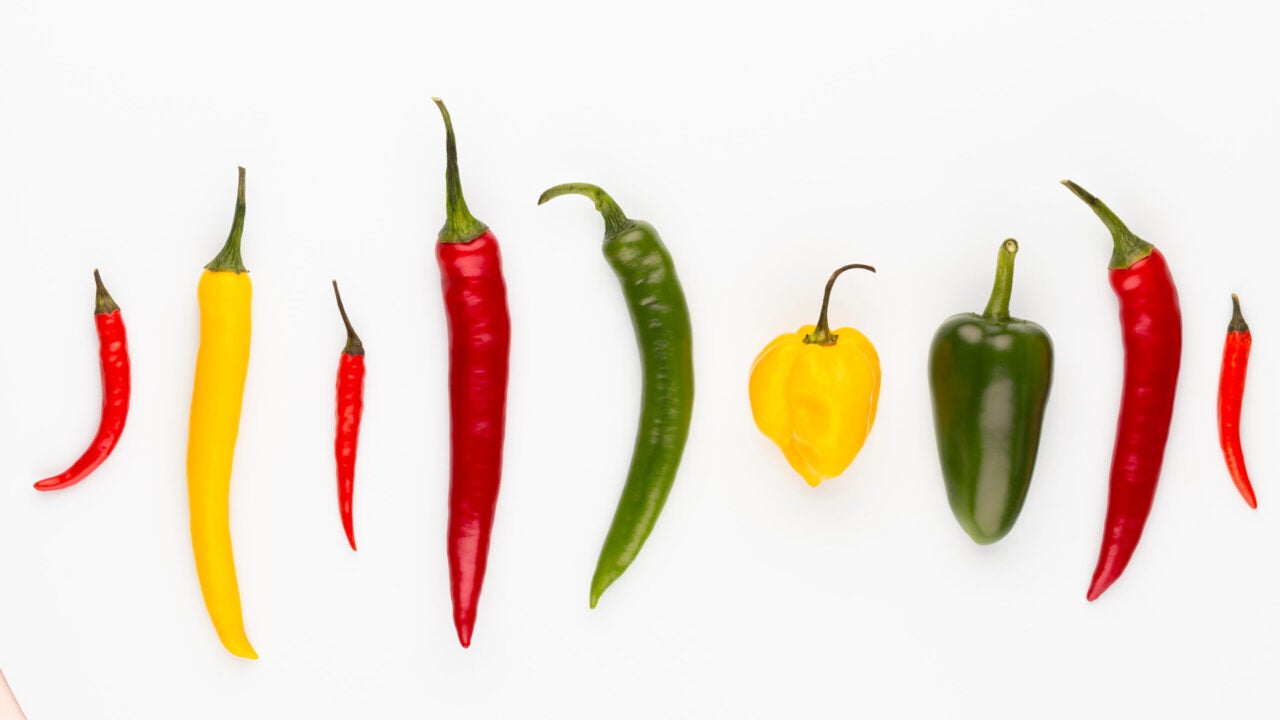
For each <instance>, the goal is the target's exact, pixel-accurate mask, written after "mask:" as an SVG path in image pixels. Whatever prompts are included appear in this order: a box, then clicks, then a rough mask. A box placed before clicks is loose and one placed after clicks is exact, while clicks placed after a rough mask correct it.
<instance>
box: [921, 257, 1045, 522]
mask: <svg viewBox="0 0 1280 720" xmlns="http://www.w3.org/2000/svg"><path fill="white" fill-rule="evenodd" d="M1017 252H1018V243H1017V242H1016V241H1014V240H1005V241H1004V243H1003V244H1002V245H1001V246H1000V259H999V262H998V264H997V266H996V282H995V287H994V288H992V290H991V300H990V302H988V303H987V309H986V310H985V311H984V312H983V313H982V314H981V315H978V314H976V313H963V314H960V315H953V316H951V317H950V318H947V320H946V322H944V323H942V326H941V327H939V328H938V332H937V334H936V335H934V336H933V346H932V348H930V351H929V386H930V389H931V390H932V392H933V422H934V429H935V432H936V434H937V437H938V456H939V458H940V459H941V461H942V477H943V480H944V481H945V483H946V486H947V498H948V499H949V500H950V501H951V511H952V512H953V513H955V516H956V520H959V521H960V526H961V527H962V528H964V530H965V532H967V533H969V536H970V537H972V538H973V540H974V541H975V542H977V543H979V544H982V545H987V544H989V543H993V542H995V541H997V540H999V539H1000V538H1002V537H1004V536H1005V534H1007V533H1008V532H1009V530H1010V529H1012V528H1013V523H1014V522H1015V521H1016V520H1017V519H1018V513H1019V512H1021V511H1022V503H1023V501H1024V500H1025V499H1026V497H1027V488H1028V487H1029V486H1030V485H1031V473H1032V470H1033V469H1034V468H1035V464H1036V449H1037V447H1038V446H1039V444H1040V424H1041V421H1042V420H1043V419H1044V408H1045V404H1046V403H1047V402H1048V400H1049V385H1050V384H1051V382H1052V380H1053V341H1052V340H1050V339H1049V334H1048V333H1047V332H1045V330H1044V328H1042V327H1040V326H1039V325H1037V324H1035V323H1033V322H1030V321H1027V320H1019V319H1017V318H1014V317H1010V315H1009V295H1010V293H1011V292H1012V290H1013V259H1014V256H1015V254H1016V253H1017Z"/></svg>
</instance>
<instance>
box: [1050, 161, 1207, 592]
mask: <svg viewBox="0 0 1280 720" xmlns="http://www.w3.org/2000/svg"><path fill="white" fill-rule="evenodd" d="M1062 184H1064V185H1066V186H1067V188H1068V189H1070V190H1071V192H1073V193H1075V194H1076V195H1077V196H1078V197H1079V198H1080V199H1081V200H1084V201H1085V203H1087V204H1088V205H1089V207H1091V208H1092V209H1093V212H1094V213H1095V214H1096V215H1097V216H1098V218H1099V219H1101V220H1102V224H1103V225H1105V226H1106V227H1107V229H1108V230H1110V231H1111V239H1112V243H1113V246H1114V247H1113V252H1112V255H1111V265H1110V270H1109V274H1110V277H1111V288H1112V289H1113V290H1114V291H1115V293H1116V297H1117V298H1118V299H1119V301H1120V327H1121V330H1122V332H1123V337H1124V393H1123V398H1122V400H1121V402H1120V419H1119V422H1118V423H1117V427H1116V445H1115V450H1114V452H1113V454H1112V457H1111V492H1110V498H1109V499H1108V501H1107V520H1106V529H1105V530H1104V531H1103V535H1102V549H1101V551H1100V552H1099V554H1098V566H1097V568H1096V569H1095V570H1094V572H1093V582H1092V583H1090V585H1089V593H1088V598H1089V600H1095V599H1097V597H1098V596H1099V595H1101V594H1102V593H1103V591H1105V590H1106V589H1107V588H1108V587H1110V586H1111V583H1113V582H1115V581H1116V579H1117V578H1119V577H1120V574H1121V573H1123V572H1124V569H1125V566H1126V565H1128V564H1129V560H1130V558H1132V557H1133V551H1134V550H1135V549H1136V548H1137V547H1138V540H1139V539H1141V537H1142V528H1143V526H1144V525H1145V524H1146V522H1147V514H1148V513H1150V512H1151V502H1152V500H1153V499H1154V498H1155V492H1156V483H1157V481H1159V479H1160V466H1161V464H1162V463H1163V461H1164V448H1165V442H1166V441H1167V440H1168V438H1169V421H1170V419H1171V418H1172V417H1173V397H1174V393H1175V391H1176V390H1177V387H1178V367H1179V364H1180V363H1181V360H1182V312H1181V310H1180V309H1179V307H1178V290H1177V288H1175V287H1174V284H1173V276H1172V275H1170V274H1169V266H1168V264H1167V263H1166V262H1165V259H1164V255H1162V254H1161V253H1160V251H1159V250H1157V249H1156V248H1155V247H1154V246H1152V245H1151V243H1149V242H1147V241H1145V240H1143V239H1141V238H1139V237H1138V236H1137V235H1134V234H1133V233H1132V232H1131V231H1130V230H1129V228H1128V227H1126V226H1125V224H1124V223H1123V222H1121V221H1120V218H1118V217H1116V215H1115V213H1113V212H1111V210H1110V208H1108V207H1107V206H1106V205H1104V204H1103V203H1102V201H1101V200H1099V199H1098V198H1096V197H1094V196H1093V195H1090V194H1089V193H1088V192H1087V191H1086V190H1085V189H1084V188H1082V187H1080V186H1079V185H1076V184H1075V183H1073V182H1071V181H1070V180H1063V181H1062Z"/></svg>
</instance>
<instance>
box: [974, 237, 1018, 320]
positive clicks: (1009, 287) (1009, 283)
mask: <svg viewBox="0 0 1280 720" xmlns="http://www.w3.org/2000/svg"><path fill="white" fill-rule="evenodd" d="M1017 255H1018V241H1017V240H1014V239H1013V238H1009V239H1008V240H1005V241H1004V242H1003V243H1001V244H1000V255H999V258H998V259H997V260H996V282H995V285H993V286H992V288H991V299H990V300H988V301H987V309H986V310H983V311H982V317H984V318H986V319H988V320H996V321H1004V320H1008V319H1009V296H1010V295H1012V294H1013V261H1014V259H1015V258H1016V257H1017Z"/></svg>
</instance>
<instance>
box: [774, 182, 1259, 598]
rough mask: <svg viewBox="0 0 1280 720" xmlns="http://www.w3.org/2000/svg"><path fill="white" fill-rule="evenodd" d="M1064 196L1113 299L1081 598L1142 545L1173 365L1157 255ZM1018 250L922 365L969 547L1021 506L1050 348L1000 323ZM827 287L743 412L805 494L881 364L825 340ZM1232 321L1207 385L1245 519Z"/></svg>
mask: <svg viewBox="0 0 1280 720" xmlns="http://www.w3.org/2000/svg"><path fill="white" fill-rule="evenodd" d="M1063 184H1064V185H1066V187H1067V188H1068V189H1069V190H1071V191H1072V192H1073V193H1075V194H1076V195H1077V196H1078V197H1079V198H1080V199H1081V200H1083V201H1084V202H1085V203H1086V204H1088V205H1089V207H1090V208H1092V209H1093V211H1094V213H1095V214H1097V216H1098V217H1099V218H1100V219H1101V220H1102V222H1103V224H1104V225H1105V226H1106V228H1107V229H1108V230H1109V231H1110V232H1111V237H1112V243H1113V252H1112V256H1111V263H1110V270H1109V272H1110V280H1111V287H1112V289H1113V290H1114V291H1115V293H1116V297H1117V299H1118V300H1119V304H1120V325H1121V330H1122V336H1123V340H1124V348H1125V366H1124V389H1123V397H1122V400H1121V404H1120V417H1119V421H1118V424H1117V430H1116V441H1115V449H1114V451H1113V453H1112V461H1111V487H1110V495H1109V499H1108V504H1107V516H1106V522H1105V527H1104V531H1103V537H1102V547H1101V550H1100V552H1099V556H1098V563H1097V566H1096V568H1095V570H1094V574H1093V580H1092V582H1090V584H1089V590H1088V594H1087V597H1088V599H1089V600H1090V601H1092V600H1095V599H1097V598H1098V596H1100V595H1101V594H1102V593H1103V592H1104V591H1106V589H1107V588H1108V587H1110V586H1111V584H1112V583H1114V582H1115V581H1116V579H1118V578H1119V577H1120V575H1121V574H1122V573H1123V572H1124V569H1125V567H1126V566H1127V565H1128V564H1129V560H1130V559H1131V558H1132V557H1133V553H1134V550H1135V549H1136V548H1137V546H1138V541H1139V539H1140V538H1141V536H1142V529H1143V526H1144V525H1145V524H1146V520H1147V515H1148V514H1149V513H1150V511H1151V504H1152V500H1153V499H1154V497H1155V490H1156V483H1157V481H1158V480H1159V477H1160V467H1161V464H1162V462H1163V458H1164V450H1165V444H1166V441H1167V440H1168V437H1169V424H1170V421H1171V420H1172V417H1173V399H1174V394H1175V391H1176V389H1177V383H1178V369H1179V364H1180V362H1181V358H1182V316H1181V310H1180V307H1179V304H1178V293H1177V289H1176V288H1175V287H1174V283H1173V277H1172V275H1171V274H1170V272H1169V266H1168V264H1167V263H1166V262H1165V258H1164V255H1162V254H1161V253H1160V251H1159V250H1157V249H1156V248H1155V247H1154V246H1153V245H1151V244H1150V243H1148V242H1146V241H1145V240H1142V239H1141V238H1139V237H1138V236H1137V235H1135V234H1134V233H1133V232H1132V231H1130V230H1129V228H1128V227H1127V226H1126V225H1125V224H1124V223H1123V222H1121V220H1120V219H1119V218H1118V217H1116V215H1115V213H1113V212H1112V211H1111V210H1110V209H1109V208H1108V207H1107V206H1106V205H1105V204H1103V203H1102V201H1100V200H1098V198H1096V197H1094V196H1093V195H1092V194H1090V193H1089V192H1088V191H1086V190H1085V189H1084V188H1082V187H1080V186H1079V185H1077V184H1076V183H1074V182H1071V181H1070V180H1064V181H1063ZM1017 252H1018V243H1017V241H1016V240H1012V239H1009V240H1005V241H1004V242H1003V243H1001V245H1000V251H999V257H998V260H997V264H996V278H995V285H994V287H993V288H992V291H991V297H990V300H989V301H988V302H987V306H986V309H985V310H984V311H983V312H982V313H981V314H978V313H961V314H958V315H954V316H952V317H950V318H948V319H947V320H946V321H945V322H943V323H942V325H941V326H940V327H939V328H938V330H937V332H936V333H935V335H934V338H933V342H932V345H931V347H930V351H929V386H930V391H931V395H932V401H933V418H934V430H935V435H936V438H937V446H938V456H939V459H940V462H941V465H942V475H943V480H944V484H945V486H946V491H947V498H948V500H949V501H950V504H951V510H952V513H953V514H954V515H955V517H956V520H957V521H958V522H959V523H960V526H961V527H962V528H963V529H964V531H965V532H966V533H968V534H969V536H970V537H971V538H973V540H974V541H975V542H977V543H979V544H983V545H986V544H990V543H994V542H996V541H997V540H999V539H1001V538H1002V537H1004V536H1005V535H1006V534H1008V532H1009V531H1010V530H1011V529H1012V528H1013V525H1014V522H1015V521H1016V520H1017V518H1018V515H1019V513H1020V512H1021V510H1022V506H1023V502H1024V501H1025V500H1026V497H1027V491H1028V489H1029V488H1030V485H1031V476H1032V472H1033V470H1034V468H1035V460H1036V453H1037V450H1038V448H1039V445H1040V430H1041V424H1042V421H1043V419H1044V412H1045V407H1046V405H1047V403H1048V400H1049V388H1050V385H1051V384H1052V379H1053V342H1052V341H1051V340H1050V338H1049V334H1048V333H1047V332H1046V331H1045V329H1044V328H1043V327H1041V326H1040V325H1038V324H1036V323H1034V322H1031V321H1028V320H1022V319H1019V318H1016V317H1014V316H1012V315H1011V314H1010V313H1009V299H1010V296H1011V294H1012V290H1013V266H1014V258H1015V256H1016V254H1017ZM854 268H860V269H865V270H871V271H874V268H872V267H870V266H867V265H846V266H844V267H842V268H839V269H838V270H836V271H835V273H833V274H832V275H831V278H830V280H828V281H827V287H826V290H825V292H824V294H823V298H822V310H821V312H820V313H819V315H818V323H817V324H816V325H807V326H804V327H802V328H800V330H798V331H797V332H795V333H788V334H784V335H781V336H779V337H778V338H777V339H776V340H774V341H773V342H772V343H770V344H769V345H768V346H767V347H765V349H764V350H763V351H762V352H761V353H760V355H759V356H758V357H757V358H756V361H755V364H754V365H753V367H752V370H751V388H750V393H751V407H752V412H753V414H754V417H755V421H756V425H757V426H758V427H759V428H760V431H761V432H762V433H764V434H765V435H766V436H767V437H769V438H770V439H771V440H773V441H774V442H775V443H776V444H777V445H778V447H779V448H781V450H782V453H783V455H784V457H785V458H786V459H787V461H788V462H789V463H790V464H791V466H792V467H793V468H794V469H795V471H796V472H797V473H799V474H800V476H801V477H802V478H804V479H805V480H806V481H807V482H808V483H809V484H810V485H814V486H816V485H818V484H819V483H821V482H822V481H823V480H824V479H828V478H831V477H834V476H836V475H839V474H840V473H842V472H844V470H845V469H846V468H848V466H849V465H850V463H852V462H853V459H854V457H855V456H856V455H857V453H858V451H859V450H860V449H861V448H862V445H863V443H864V442H865V440H866V437H867V435H868V434H869V433H870V432H871V428H872V425H873V424H874V422H875V416H876V404H877V402H878V399H879V392H880V363H879V359H878V357H877V355H876V350H875V347H874V346H872V344H871V343H870V342H869V341H868V340H867V338H866V336H864V335H863V334H862V333H860V332H858V331H857V330H855V329H853V328H840V329H839V330H837V331H835V332H832V331H831V329H830V326H829V325H828V321H827V305H828V302H829V300H830V297H831V289H832V286H833V285H834V283H835V281H836V278H837V277H839V276H840V274H841V273H843V272H845V271H846V270H850V269H854ZM1231 300H1232V307H1233V311H1232V317H1231V322H1230V324H1229V325H1228V328H1227V338H1226V343H1225V345H1224V348H1223V356H1222V369H1221V374H1220V377H1219V383H1218V435H1219V443H1220V445H1221V447H1222V452H1223V456H1224V457H1225V459H1226V464H1227V468H1228V471H1229V473H1230V475H1231V478H1232V480H1233V481H1234V483H1235V485H1236V487H1237V488H1238V489H1239V491H1240V494H1241V495H1242V496H1243V497H1244V499H1245V502H1247V503H1248V504H1249V507H1251V508H1256V507H1257V499H1256V498H1255V496H1254V492H1253V486H1252V484H1251V483H1250V481H1249V473H1248V471H1247V470H1246V468H1245V463H1244V453H1243V450H1242V448H1241V442H1240V410H1241V401H1242V399H1243V394H1244V385H1245V375H1246V371H1247V369H1248V363H1249V353H1250V349H1251V346H1252V342H1253V340H1252V335H1251V334H1250V332H1249V326H1248V325H1247V324H1246V323H1245V321H1244V318H1243V316H1242V315H1241V312H1240V299H1239V298H1238V297H1237V296H1236V295H1234V294H1233V295H1232V296H1231Z"/></svg>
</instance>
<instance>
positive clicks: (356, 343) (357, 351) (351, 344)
mask: <svg viewBox="0 0 1280 720" xmlns="http://www.w3.org/2000/svg"><path fill="white" fill-rule="evenodd" d="M333 296H334V297H335V298H337V299H338V313H339V314H340V315H342V324H343V325H346V326H347V346H346V347H345V348H343V349H342V352H343V353H344V354H347V355H363V354H364V343H362V342H360V336H359V335H357V334H356V329H355V328H353V327H351V319H350V318H348V317H347V308H346V307H345V306H344V305H343V304H342V293H340V292H338V281H337V280H334V281H333Z"/></svg>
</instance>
